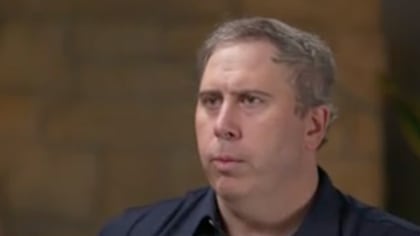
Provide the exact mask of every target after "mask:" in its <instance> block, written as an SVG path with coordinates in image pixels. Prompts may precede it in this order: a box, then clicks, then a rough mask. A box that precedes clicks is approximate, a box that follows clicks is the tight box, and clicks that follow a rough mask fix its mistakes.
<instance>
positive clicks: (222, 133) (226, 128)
mask: <svg viewBox="0 0 420 236" xmlns="http://www.w3.org/2000/svg"><path fill="white" fill-rule="evenodd" d="M214 135H215V136H216V137H217V138H219V139H220V140H225V141H235V140H238V139H240V138H241V137H242V133H241V130H240V127H239V120H238V117H237V115H236V112H235V110H234V107H232V106H231V105H229V104H227V103H225V104H223V106H222V107H221V109H220V110H219V113H218V115H217V118H216V123H215V126H214Z"/></svg>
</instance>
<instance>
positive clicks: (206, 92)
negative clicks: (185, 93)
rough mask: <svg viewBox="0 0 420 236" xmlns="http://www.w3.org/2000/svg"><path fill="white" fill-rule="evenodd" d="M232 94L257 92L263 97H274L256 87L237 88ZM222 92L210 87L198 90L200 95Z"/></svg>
mask: <svg viewBox="0 0 420 236" xmlns="http://www.w3.org/2000/svg"><path fill="white" fill-rule="evenodd" d="M230 93H231V94H234V95H236V96H238V95H243V94H256V95H259V96H263V97H272V95H271V94H270V93H267V92H264V91H261V90H255V89H244V90H235V91H232V92H230ZM220 94H222V92H221V91H220V90H217V89H208V90H202V91H199V92H198V97H202V96H206V95H220Z"/></svg>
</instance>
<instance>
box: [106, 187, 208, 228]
mask: <svg viewBox="0 0 420 236" xmlns="http://www.w3.org/2000/svg"><path fill="white" fill-rule="evenodd" d="M207 191H208V188H200V189H197V190H194V191H191V192H188V193H187V194H185V195H184V196H182V197H178V198H173V199H168V200H164V201H160V202H157V203H154V204H151V205H147V206H142V207H133V208H129V209H127V210H125V211H124V212H123V213H122V214H120V215H119V216H117V217H115V218H113V219H111V220H110V221H109V222H108V223H107V224H106V225H105V226H104V227H103V228H102V230H101V232H100V233H99V235H100V236H128V235H131V232H133V231H135V232H136V233H137V232H142V233H143V234H149V235H155V234H157V232H158V231H161V230H162V227H164V226H168V225H169V224H171V222H173V221H176V220H179V218H180V217H179V216H180V215H185V214H186V213H187V212H188V211H189V210H190V209H191V208H193V207H194V205H195V204H197V203H198V202H199V201H200V199H201V198H203V197H204V195H205V194H206V193H207Z"/></svg>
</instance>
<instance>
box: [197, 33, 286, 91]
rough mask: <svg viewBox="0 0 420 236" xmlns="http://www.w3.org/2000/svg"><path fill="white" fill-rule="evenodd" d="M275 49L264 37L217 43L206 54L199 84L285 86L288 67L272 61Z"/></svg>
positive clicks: (265, 88) (235, 86) (252, 87)
mask: <svg viewBox="0 0 420 236" xmlns="http://www.w3.org/2000/svg"><path fill="white" fill-rule="evenodd" d="M277 56H278V51H277V49H276V48H275V47H274V46H273V45H272V44H271V43H269V42H266V41H252V42H250V41H244V42H234V43H226V44H222V45H219V46H218V47H217V48H216V49H215V51H214V53H213V54H212V56H211V57H210V58H209V60H208V62H207V65H206V67H205V69H204V72H203V76H202V79H201V83H200V84H201V85H200V88H202V89H203V88H212V87H223V88H226V89H228V88H230V89H233V88H236V89H240V88H242V87H244V89H258V88H261V89H264V90H272V89H274V88H276V89H279V88H280V87H284V86H287V87H289V83H288V82H287V81H288V80H289V78H290V77H291V76H292V69H291V68H290V67H289V66H288V65H287V64H285V63H279V62H276V59H275V58H277Z"/></svg>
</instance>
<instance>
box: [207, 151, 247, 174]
mask: <svg viewBox="0 0 420 236" xmlns="http://www.w3.org/2000/svg"><path fill="white" fill-rule="evenodd" d="M210 162H211V163H212V164H213V165H214V166H215V167H216V169H217V170H219V171H221V172H228V171H232V170H234V169H235V168H237V167H238V166H239V165H240V164H241V163H242V162H243V161H242V160H240V159H238V158H235V157H232V156H229V155H219V156H215V157H213V158H211V159H210Z"/></svg>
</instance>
